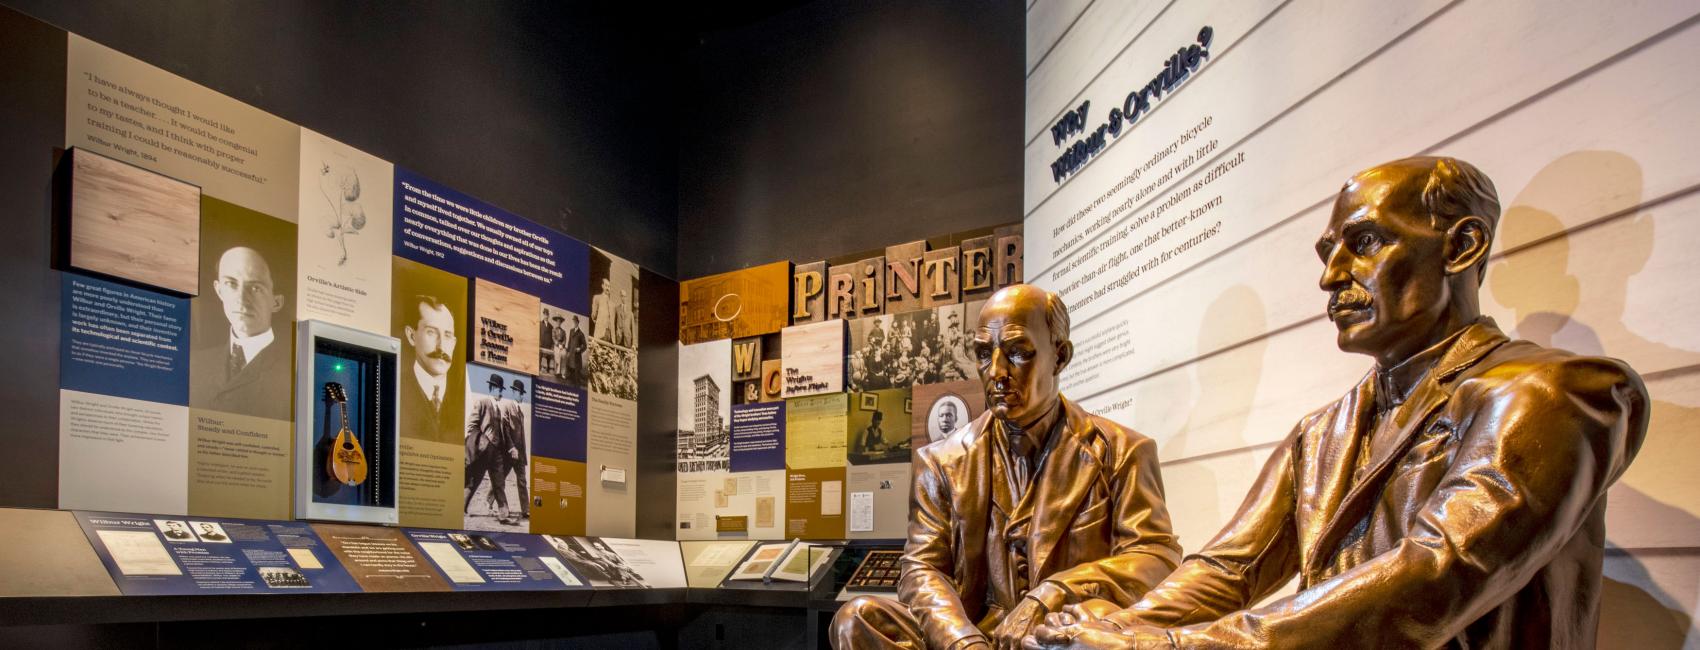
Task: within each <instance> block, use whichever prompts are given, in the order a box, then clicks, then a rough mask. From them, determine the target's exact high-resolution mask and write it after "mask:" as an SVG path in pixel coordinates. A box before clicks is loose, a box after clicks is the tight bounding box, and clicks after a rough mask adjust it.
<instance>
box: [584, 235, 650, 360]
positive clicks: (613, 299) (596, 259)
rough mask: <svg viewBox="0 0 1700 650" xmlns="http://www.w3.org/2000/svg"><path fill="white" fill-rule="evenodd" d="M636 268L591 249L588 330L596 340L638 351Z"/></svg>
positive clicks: (617, 258) (619, 259) (597, 249)
mask: <svg viewBox="0 0 1700 650" xmlns="http://www.w3.org/2000/svg"><path fill="white" fill-rule="evenodd" d="M637 315H638V266H637V265H636V264H633V263H631V262H629V261H626V260H624V259H621V258H620V257H619V256H617V255H613V254H611V253H609V252H608V251H605V250H602V249H600V248H596V247H594V246H592V247H591V249H590V330H591V336H592V337H593V338H595V339H596V340H598V341H602V342H603V343H608V344H610V345H617V346H619V347H622V348H626V349H628V350H634V351H635V350H637Z"/></svg>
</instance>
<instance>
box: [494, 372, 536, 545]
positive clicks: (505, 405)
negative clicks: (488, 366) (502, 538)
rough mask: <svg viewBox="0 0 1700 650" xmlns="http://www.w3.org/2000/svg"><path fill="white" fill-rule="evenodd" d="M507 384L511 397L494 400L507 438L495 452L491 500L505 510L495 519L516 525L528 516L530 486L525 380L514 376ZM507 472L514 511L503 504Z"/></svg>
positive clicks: (498, 521)
mask: <svg viewBox="0 0 1700 650" xmlns="http://www.w3.org/2000/svg"><path fill="white" fill-rule="evenodd" d="M509 387H510V388H511V389H513V398H512V399H502V400H499V401H498V403H497V409H498V410H499V411H500V412H501V416H502V431H503V433H504V434H506V438H504V439H503V440H502V441H501V446H500V451H501V453H499V454H497V455H496V462H497V463H498V464H499V465H500V467H501V469H500V470H499V471H498V472H497V473H496V474H495V476H498V477H500V478H499V479H496V480H494V481H492V482H491V484H490V493H491V495H492V496H491V498H490V501H491V502H492V503H493V504H495V505H498V506H501V509H500V510H499V511H500V512H506V513H507V514H506V515H505V516H502V517H500V518H498V519H497V521H496V523H499V524H502V525H504V526H517V525H519V524H521V523H522V522H524V521H526V520H528V519H530V518H531V508H530V505H531V504H530V496H529V495H528V494H527V493H528V492H529V490H527V489H526V487H527V486H526V484H527V483H528V482H529V481H530V479H529V478H528V477H527V476H526V473H525V465H526V461H527V460H528V456H529V454H527V453H526V434H527V432H526V430H525V428H526V417H525V416H526V414H525V409H524V404H525V382H523V381H520V380H518V379H515V380H513V383H512V384H510V386H509ZM509 476H512V477H513V480H514V488H515V491H516V492H517V493H518V495H519V500H518V503H517V504H516V505H517V506H518V512H517V513H515V512H514V511H512V510H509V509H507V507H506V506H503V505H502V504H503V502H505V501H506V500H507V492H508V477H509Z"/></svg>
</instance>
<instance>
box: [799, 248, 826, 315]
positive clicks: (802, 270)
mask: <svg viewBox="0 0 1700 650" xmlns="http://www.w3.org/2000/svg"><path fill="white" fill-rule="evenodd" d="M823 320H826V262H811V263H809V264H798V265H797V269H796V270H795V271H792V272H791V324H793V325H801V324H803V323H819V322H821V321H823Z"/></svg>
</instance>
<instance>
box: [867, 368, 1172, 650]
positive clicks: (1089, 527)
mask: <svg viewBox="0 0 1700 650" xmlns="http://www.w3.org/2000/svg"><path fill="white" fill-rule="evenodd" d="M1062 409H1063V417H1062V421H1061V423H1060V426H1059V427H1058V428H1056V429H1053V431H1052V432H1051V435H1052V436H1060V437H1059V438H1058V439H1057V440H1055V441H1054V446H1053V447H1052V448H1051V451H1050V452H1049V456H1048V457H1047V458H1046V459H1045V461H1044V463H1043V464H1042V466H1041V467H1040V468H1039V471H1038V474H1037V475H1036V476H1035V477H1034V479H1033V484H1032V486H1030V487H1029V488H1028V492H1029V493H1030V497H1031V498H1029V499H1028V500H1026V501H1025V502H1023V503H1011V502H1010V495H1009V492H1008V490H1007V489H1001V486H1002V485H1003V484H1004V481H1005V478H1004V475H1003V472H1004V471H1005V470H1004V468H1003V461H1002V458H1001V457H1000V455H999V454H997V453H996V450H995V449H994V441H993V439H992V436H1001V435H1004V434H1003V433H1002V432H1001V431H1000V430H999V428H1000V426H1001V425H1000V424H999V420H997V419H996V418H994V417H993V416H992V413H991V412H990V411H988V412H986V413H983V414H981V415H980V417H979V418H977V419H975V420H974V421H973V422H972V423H970V424H969V425H968V426H965V427H962V428H960V429H958V430H957V431H955V432H954V433H952V434H951V435H949V436H947V437H945V438H944V439H942V440H939V441H938V442H935V443H933V444H930V445H927V446H925V447H922V448H921V449H920V450H919V452H918V454H917V456H918V460H917V461H916V462H917V464H918V466H919V467H918V471H917V475H916V478H915V500H916V504H915V507H914V508H912V509H911V513H910V519H909V540H908V544H907V546H906V547H905V549H904V557H903V578H902V580H901V581H900V584H899V587H898V598H899V600H901V601H902V602H903V603H904V604H906V605H908V606H909V608H910V611H911V612H913V613H914V614H915V617H916V619H917V621H918V622H919V623H920V625H921V629H922V631H923V632H924V633H925V634H926V636H927V642H928V643H927V645H928V647H934V648H948V647H950V646H951V645H952V644H953V643H955V642H956V641H958V640H960V639H963V638H966V637H969V636H975V635H982V634H983V633H985V632H990V631H991V630H992V629H993V628H995V627H996V626H997V624H998V622H999V621H1001V620H1002V618H1003V615H1004V613H1005V612H1007V611H1008V610H1009V609H1010V608H1013V607H1014V606H1015V605H1016V604H1017V603H1018V602H1019V601H1020V600H1021V598H1022V597H1023V596H1024V595H1031V596H1033V597H1034V598H1036V599H1038V600H1039V601H1040V602H1043V603H1045V604H1046V605H1047V606H1049V607H1051V608H1053V609H1056V608H1059V607H1060V605H1062V604H1063V603H1067V602H1078V601H1080V600H1084V599H1087V598H1104V599H1108V600H1111V601H1114V602H1116V603H1119V604H1123V605H1124V606H1125V605H1127V604H1131V603H1132V602H1133V601H1135V600H1137V599H1138V598H1139V596H1140V595H1141V594H1143V593H1144V592H1145V590H1146V589H1148V588H1150V587H1151V586H1152V585H1155V584H1157V582H1158V581H1159V580H1161V579H1162V578H1163V576H1164V575H1166V574H1168V572H1169V571H1170V570H1172V569H1174V567H1175V565H1176V563H1177V562H1179V560H1180V545H1179V544H1178V543H1177V542H1176V540H1175V536H1174V534H1173V533H1172V532H1171V530H1170V527H1169V514H1168V510H1167V509H1166V508H1165V507H1164V504H1163V479H1162V477H1161V476H1160V475H1159V473H1158V469H1157V446H1156V444H1155V443H1153V442H1152V441H1151V440H1150V439H1148V438H1146V437H1144V436H1142V435H1140V434H1138V433H1135V432H1133V431H1130V430H1128V429H1126V428H1123V427H1122V426H1120V425H1118V424H1116V423H1114V422H1111V421H1109V420H1106V419H1103V418H1100V417H1097V416H1093V415H1090V414H1087V413H1086V412H1085V411H1082V410H1081V409H1080V407H1078V406H1076V405H1075V404H1074V403H1073V402H1070V401H1068V400H1066V399H1064V400H1062ZM997 444H1001V441H1000V442H998V443H997ZM1023 520H1026V521H1028V523H1029V524H1030V525H1029V526H1028V527H1027V528H1028V532H1029V534H1028V535H1027V536H1026V538H1025V542H1026V544H1027V548H1028V556H1029V561H1028V562H1027V563H1026V564H1027V567H1026V568H1027V572H1026V573H1027V580H1026V582H1027V584H1029V585H1032V588H1031V590H1030V591H1029V592H1027V593H1025V594H1024V593H1023V592H1021V591H1018V590H1017V587H1016V578H1015V573H1014V572H1015V571H1017V570H1019V568H1020V567H1018V566H1015V564H1016V563H1015V562H1014V561H1013V560H1012V559H1011V557H1010V554H1009V553H1007V552H1006V549H1007V548H1008V547H1007V544H1006V542H1005V541H1004V539H1003V534H1004V531H1005V530H1006V524H1009V523H1011V522H1014V523H1017V524H1019V523H1021V522H1022V521H1023Z"/></svg>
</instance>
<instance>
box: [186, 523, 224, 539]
mask: <svg viewBox="0 0 1700 650" xmlns="http://www.w3.org/2000/svg"><path fill="white" fill-rule="evenodd" d="M189 527H190V528H192V529H194V531H195V535H196V536H197V537H200V538H201V541H203V542H206V543H208V544H229V543H230V535H229V534H228V533H225V532H224V527H223V526H220V525H218V524H215V523H213V522H210V521H191V522H189Z"/></svg>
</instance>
